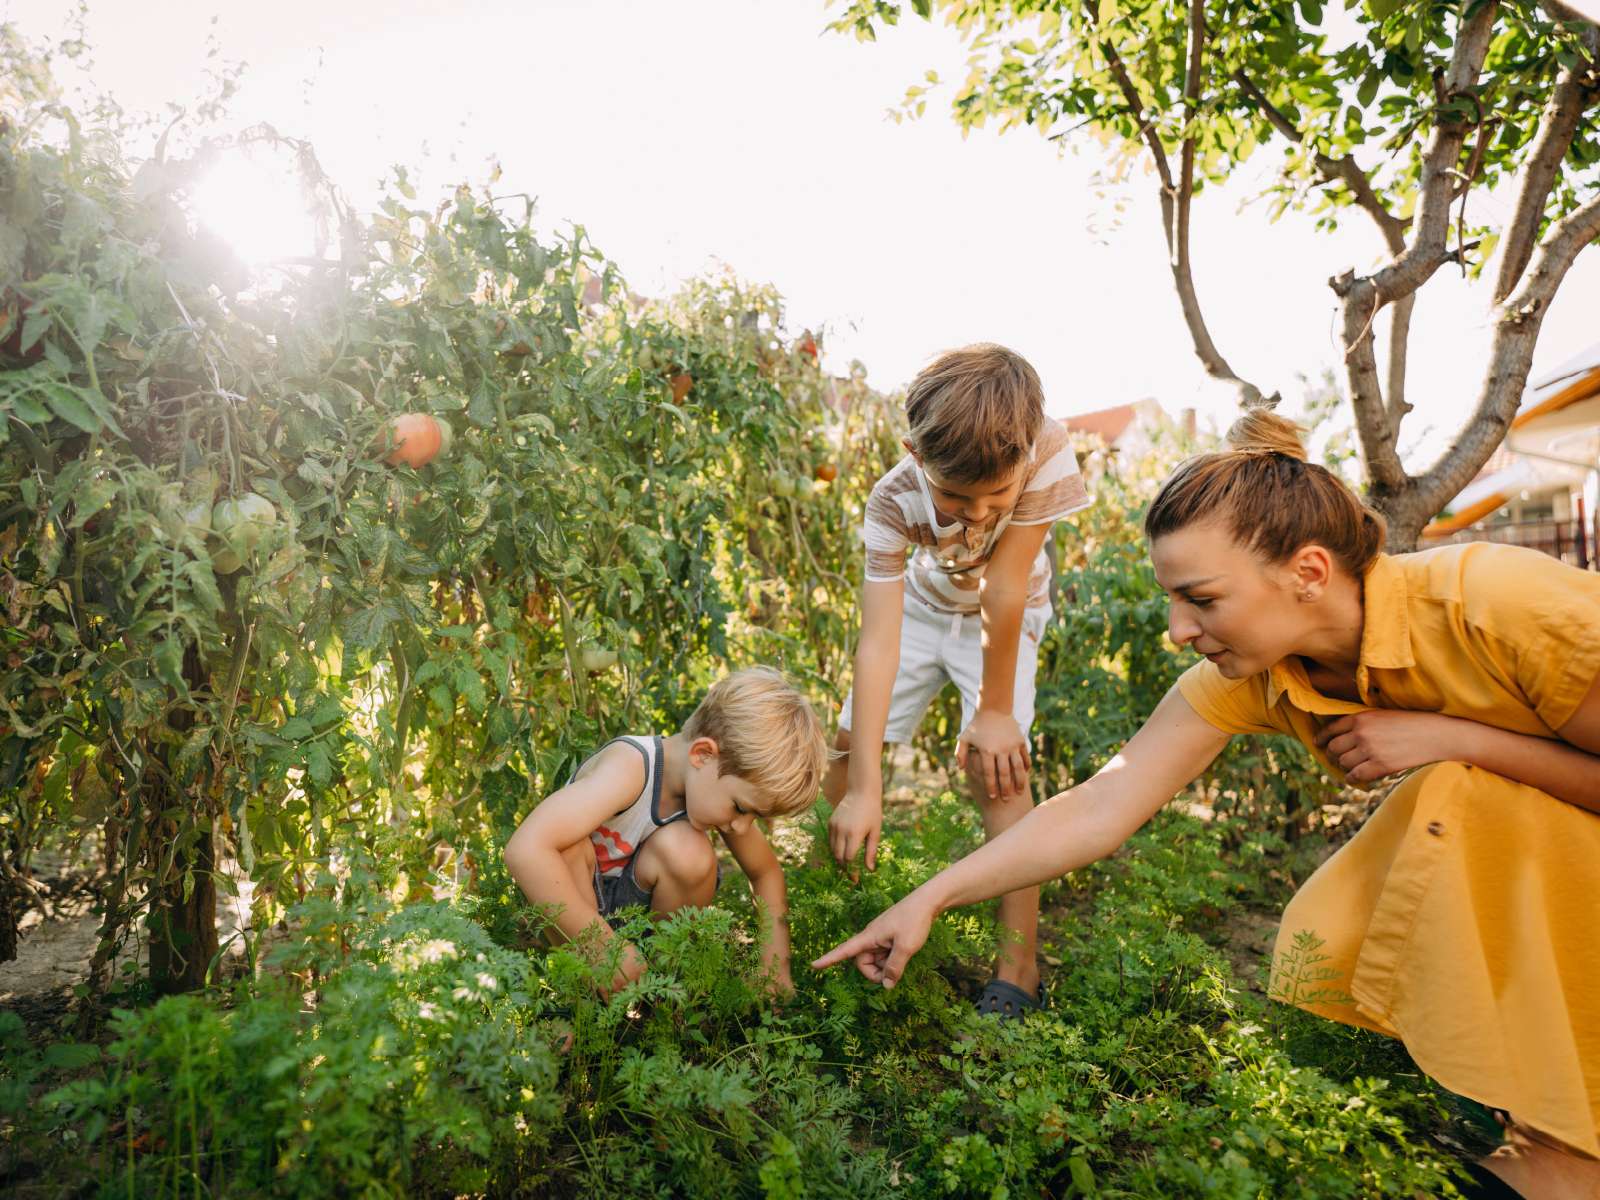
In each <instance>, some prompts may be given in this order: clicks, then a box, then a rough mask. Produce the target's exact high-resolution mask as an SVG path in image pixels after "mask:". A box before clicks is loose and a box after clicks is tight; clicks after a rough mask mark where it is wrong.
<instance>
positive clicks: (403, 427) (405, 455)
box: [384, 413, 444, 467]
mask: <svg viewBox="0 0 1600 1200" xmlns="http://www.w3.org/2000/svg"><path fill="white" fill-rule="evenodd" d="M389 444H390V445H391V446H393V447H394V448H393V449H392V450H390V451H389V457H388V458H386V459H385V460H384V461H385V462H387V463H388V464H389V465H390V466H391V467H393V466H398V465H399V464H400V463H405V464H406V465H407V466H409V467H425V466H427V465H428V464H429V463H430V462H432V461H433V460H434V457H435V456H436V455H437V454H438V453H439V447H440V446H441V445H443V444H444V436H443V434H441V433H440V432H439V420H438V418H436V417H433V416H430V415H429V414H427V413H406V414H405V415H404V416H400V417H396V418H395V419H394V420H393V422H391V423H390V425H389Z"/></svg>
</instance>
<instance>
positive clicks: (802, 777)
mask: <svg viewBox="0 0 1600 1200" xmlns="http://www.w3.org/2000/svg"><path fill="white" fill-rule="evenodd" d="M683 733H684V736H685V737H687V738H688V739H689V740H690V741H693V740H694V739H695V738H700V737H708V738H710V739H711V740H712V741H714V742H716V744H717V774H718V775H737V776H738V777H739V778H740V779H744V780H747V781H749V783H750V784H751V785H752V786H754V787H755V789H756V791H758V792H759V793H760V794H761V795H762V797H763V798H765V799H766V800H768V801H769V802H770V807H769V808H768V809H767V811H766V812H764V813H762V814H761V815H762V816H768V817H786V816H790V815H792V814H794V813H797V812H803V811H804V810H805V809H807V808H809V807H811V805H812V804H813V803H815V801H816V799H817V790H818V789H819V788H820V787H821V786H822V772H823V770H824V768H825V767H826V765H827V760H828V748H827V742H826V741H825V739H824V736H823V732H822V722H821V721H819V720H818V719H817V714H816V712H815V711H814V710H813V709H812V707H811V704H810V702H809V701H807V700H806V698H805V697H804V696H802V695H801V694H800V692H799V691H798V690H797V689H796V688H795V686H794V685H793V684H792V683H790V682H789V680H788V679H787V678H785V677H784V676H783V674H782V673H781V672H778V671H774V670H773V669H772V668H771V667H746V668H745V669H744V670H742V671H735V672H733V674H731V675H728V676H725V677H724V678H722V679H719V680H718V681H717V682H716V683H714V684H712V685H711V689H710V690H709V691H708V692H706V695H705V699H703V700H701V701H700V707H699V708H697V709H695V710H694V712H693V713H692V714H691V715H690V717H689V719H688V721H687V722H685V723H684V726H683Z"/></svg>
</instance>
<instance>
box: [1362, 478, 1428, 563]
mask: <svg viewBox="0 0 1600 1200" xmlns="http://www.w3.org/2000/svg"><path fill="white" fill-rule="evenodd" d="M1367 503H1369V504H1370V505H1372V507H1373V508H1375V509H1377V510H1378V511H1379V512H1381V513H1382V514H1383V516H1384V520H1385V521H1387V522H1388V524H1389V536H1388V539H1387V541H1386V542H1385V544H1384V549H1385V550H1387V551H1388V552H1389V553H1390V554H1404V553H1405V552H1406V551H1408V550H1415V549H1416V548H1417V537H1418V535H1419V534H1421V533H1422V527H1423V526H1424V525H1426V524H1427V523H1428V522H1429V521H1431V520H1432V519H1433V517H1434V515H1435V513H1436V512H1437V506H1436V505H1434V504H1433V503H1432V502H1431V499H1430V497H1428V496H1427V495H1425V494H1424V493H1423V492H1422V490H1421V489H1420V488H1418V487H1417V486H1416V484H1415V483H1414V482H1413V483H1410V484H1409V485H1408V486H1407V487H1405V488H1403V489H1401V490H1399V491H1393V492H1390V491H1387V490H1383V489H1379V488H1373V489H1372V490H1371V491H1370V492H1369V493H1368V494H1367Z"/></svg>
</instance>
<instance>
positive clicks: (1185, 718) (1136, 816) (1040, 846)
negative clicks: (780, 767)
mask: <svg viewBox="0 0 1600 1200" xmlns="http://www.w3.org/2000/svg"><path fill="white" fill-rule="evenodd" d="M1227 743H1228V735H1227V734H1225V733H1223V732H1221V731H1220V730H1218V729H1216V728H1214V727H1213V726H1211V725H1210V724H1208V723H1207V722H1206V721H1205V720H1204V719H1203V718H1201V717H1200V715H1199V714H1198V713H1196V712H1195V711H1194V709H1193V708H1191V707H1190V705H1189V702H1188V701H1187V700H1185V699H1184V698H1183V696H1182V695H1181V694H1180V693H1179V691H1178V689H1177V688H1173V689H1172V690H1171V691H1169V692H1168V693H1167V694H1166V696H1165V697H1164V698H1163V699H1162V701H1161V703H1160V704H1159V705H1157V706H1156V710H1155V712H1153V713H1151V714H1150V718H1149V720H1147V721H1146V722H1145V723H1144V725H1143V727H1142V728H1141V729H1140V730H1139V732H1138V733H1136V734H1134V735H1133V737H1132V738H1131V739H1130V740H1129V741H1128V744H1127V745H1126V746H1124V747H1123V748H1122V753H1120V754H1118V755H1117V756H1116V757H1115V758H1113V759H1112V760H1111V761H1110V762H1108V763H1107V764H1106V765H1105V766H1103V767H1101V768H1100V770H1099V771H1098V772H1097V773H1096V774H1095V775H1094V776H1093V777H1092V778H1091V779H1089V780H1087V781H1085V782H1084V783H1082V784H1079V785H1078V786H1077V787H1075V788H1072V789H1071V790H1069V791H1065V792H1062V793H1061V794H1060V795H1058V796H1055V797H1052V798H1051V799H1049V800H1047V801H1045V802H1044V803H1043V804H1041V805H1040V806H1039V807H1038V808H1036V809H1034V810H1033V811H1032V812H1031V813H1029V814H1028V815H1027V816H1026V817H1024V818H1023V819H1022V820H1020V821H1018V822H1017V823H1016V824H1015V825H1013V826H1012V827H1011V828H1010V829H1008V830H1006V831H1005V832H1004V833H1003V834H1001V835H1000V836H999V837H997V838H995V839H994V840H993V841H992V842H990V843H989V844H988V845H986V846H984V847H983V848H982V849H980V850H976V851H974V852H973V853H972V854H969V855H967V857H966V858H963V859H962V860H961V861H960V862H957V863H954V864H952V865H951V866H949V867H946V868H945V869H944V870H943V871H940V872H939V874H937V875H935V876H934V877H933V878H932V879H930V880H928V882H927V883H925V884H923V885H922V886H921V887H919V888H918V889H917V890H916V891H914V892H912V893H911V894H910V895H909V896H907V897H906V898H905V899H903V900H901V901H900V902H899V903H898V904H896V905H894V906H893V907H892V908H889V909H886V910H884V911H883V912H882V913H880V914H879V915H878V917H877V918H876V919H875V920H874V921H873V922H872V923H871V924H869V925H868V926H867V927H866V928H865V929H864V930H862V931H861V932H860V933H858V934H856V936H855V937H853V938H851V939H850V940H849V941H846V942H844V943H842V944H840V945H839V946H836V947H834V949H832V950H830V951H828V953H826V954H824V955H823V956H822V957H821V958H819V959H817V960H816V962H814V963H812V964H811V965H812V966H813V967H816V968H818V969H821V968H823V967H831V966H833V965H834V964H835V963H840V962H843V961H844V960H845V959H847V958H853V959H854V960H855V963H856V967H857V969H858V970H860V972H861V973H862V974H863V975H865V976H866V977H867V978H868V979H870V980H872V981H873V982H874V983H881V984H883V986H884V987H893V986H894V985H895V983H896V982H898V981H899V979H900V975H901V973H902V972H903V971H904V970H905V967H906V963H907V962H908V961H909V960H910V958H911V956H912V955H913V954H915V953H916V952H917V951H918V950H919V949H920V948H921V947H922V944H923V942H925V941H927V939H928V930H929V929H930V928H932V926H933V922H934V919H935V918H936V917H937V916H938V915H939V914H940V913H941V912H943V911H945V910H946V909H948V908H959V907H960V906H961V905H963V904H976V903H977V902H978V901H980V900H990V899H993V898H994V897H995V896H1003V895H1005V894H1006V893H1008V892H1014V891H1017V890H1019V889H1021V888H1027V887H1032V886H1034V885H1035V884H1038V883H1043V882H1044V881H1045V880H1047V879H1054V878H1055V877H1056V876H1058V875H1063V874H1065V873H1066V872H1068V871H1071V870H1074V869H1076V868H1078V867H1082V866H1085V865H1087V864H1088V863H1092V862H1094V861H1095V860H1096V859H1100V858H1104V857H1105V856H1106V855H1108V854H1110V853H1111V852H1112V851H1113V850H1115V849H1116V848H1117V847H1118V846H1120V845H1122V843H1123V842H1125V841H1127V840H1128V838H1129V837H1130V836H1132V834H1133V832H1134V831H1135V830H1136V829H1138V828H1139V826H1141V825H1143V824H1144V823H1145V822H1146V821H1148V820H1149V819H1150V817H1151V815H1152V814H1154V813H1155V811H1156V810H1157V809H1158V808H1160V807H1161V806H1162V805H1163V804H1165V803H1166V802H1167V801H1168V800H1170V799H1172V797H1173V796H1174V795H1176V794H1177V793H1178V791H1179V790H1180V789H1182V788H1183V787H1184V786H1185V785H1186V784H1188V783H1189V782H1190V781H1191V780H1193V779H1194V778H1195V777H1196V776H1197V775H1199V774H1200V772H1202V771H1204V770H1205V769H1206V767H1208V766H1209V765H1210V764H1211V760H1212V759H1214V758H1216V756H1217V755H1218V754H1219V753H1221V751H1222V748H1223V747H1224V746H1225V745H1227Z"/></svg>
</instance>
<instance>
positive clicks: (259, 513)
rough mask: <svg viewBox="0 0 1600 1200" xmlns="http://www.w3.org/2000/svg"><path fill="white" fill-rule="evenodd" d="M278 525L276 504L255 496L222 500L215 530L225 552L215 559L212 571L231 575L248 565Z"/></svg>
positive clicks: (213, 523)
mask: <svg viewBox="0 0 1600 1200" xmlns="http://www.w3.org/2000/svg"><path fill="white" fill-rule="evenodd" d="M277 522H278V510H277V509H275V508H273V507H272V502H271V501H270V500H268V499H267V498H266V497H264V496H258V495H256V494H255V493H254V492H246V493H244V495H242V496H237V497H234V498H231V499H228V500H219V501H218V502H217V505H216V507H215V508H213V509H212V510H211V530H212V532H213V533H215V534H216V535H217V537H218V538H219V539H220V540H221V542H222V549H221V550H219V551H218V552H217V553H215V554H213V555H212V556H211V569H212V570H213V571H215V572H217V573H218V574H219V575H231V574H232V573H233V572H235V571H237V570H238V569H239V568H240V567H241V566H243V565H244V560H245V559H247V558H249V557H250V554H251V552H252V551H254V550H255V548H256V547H257V546H259V545H260V544H261V540H262V538H263V537H265V536H266V534H267V532H268V531H269V530H270V529H271V528H272V527H273V526H274V525H276V524H277Z"/></svg>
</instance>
